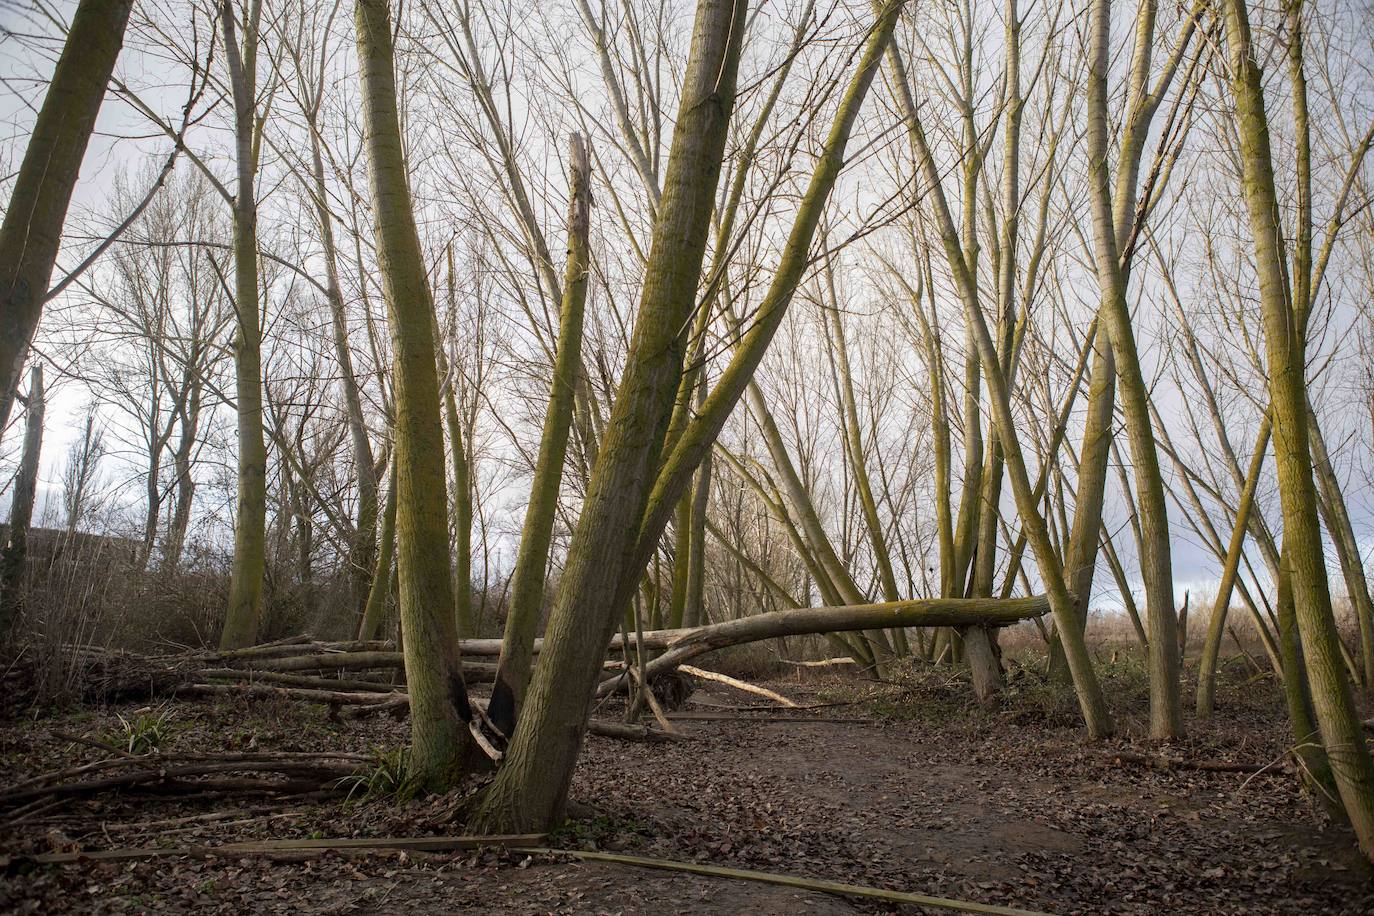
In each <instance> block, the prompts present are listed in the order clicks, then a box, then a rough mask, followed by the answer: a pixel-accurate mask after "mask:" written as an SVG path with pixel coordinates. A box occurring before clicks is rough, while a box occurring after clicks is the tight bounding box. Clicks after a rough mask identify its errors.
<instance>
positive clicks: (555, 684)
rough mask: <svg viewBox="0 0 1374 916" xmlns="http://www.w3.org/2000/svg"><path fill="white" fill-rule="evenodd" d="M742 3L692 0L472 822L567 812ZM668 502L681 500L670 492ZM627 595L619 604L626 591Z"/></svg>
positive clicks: (693, 289)
mask: <svg viewBox="0 0 1374 916" xmlns="http://www.w3.org/2000/svg"><path fill="white" fill-rule="evenodd" d="M746 13H747V6H746V4H745V3H744V2H743V0H733V2H732V0H701V2H700V3H699V4H698V5H697V12H696V20H695V24H694V26H693V35H692V47H691V52H690V54H689V57H688V62H687V73H686V77H685V79H684V82H683V87H682V103H681V110H680V112H679V116H678V121H677V127H676V129H675V130H674V132H673V142H672V147H671V150H670V153H669V158H668V167H667V173H666V176H665V181H664V188H663V196H662V199H661V201H660V205H659V207H658V213H657V218H656V219H655V223H654V233H653V243H652V246H651V248H650V253H649V260H648V264H647V266H646V269H645V278H644V288H643V294H642V296H641V299H640V305H639V312H638V315H637V316H636V320H635V325H634V333H633V337H632V339H631V342H630V350H629V356H628V360H627V364H626V367H625V372H624V375H623V377H622V378H621V382H620V386H619V389H618V391H617V396H616V400H615V405H614V407H613V408H612V412H611V417H610V420H609V422H608V423H607V427H606V434H605V437H604V438H603V440H602V443H601V447H600V452H599V455H598V457H597V461H596V464H595V466H594V467H593V469H592V475H591V480H590V482H589V485H588V490H587V495H586V500H585V502H584V505H583V509H582V514H581V516H580V518H579V519H578V523H577V526H576V529H575V530H574V533H573V539H572V543H571V545H570V546H569V550H568V558H567V562H566V564H565V566H564V571H563V576H562V580H561V582H560V585H559V593H558V598H557V600H556V602H555V604H554V608H553V613H552V615H551V617H550V620H549V625H548V638H547V641H546V651H545V652H544V653H543V655H542V656H541V658H540V663H539V668H538V670H537V671H536V672H535V675H534V678H533V680H532V683H531V685H530V691H529V695H528V697H527V699H526V703H525V708H524V712H523V714H522V715H521V717H520V721H519V723H518V724H517V726H516V729H515V735H514V737H513V739H512V741H511V744H510V748H509V750H508V752H507V755H506V760H505V764H504V766H502V768H501V770H500V772H499V773H497V776H496V780H495V781H494V782H493V783H492V784H491V786H490V787H489V789H488V791H487V793H486V795H485V797H484V799H483V802H482V804H481V807H480V809H479V811H478V812H477V815H476V818H475V820H474V822H473V824H474V826H476V827H477V828H478V829H480V830H486V831H495V832H505V831H507V830H508V829H510V828H511V827H513V826H514V825H516V824H524V825H529V826H532V827H534V828H536V829H547V828H548V827H550V826H552V825H554V824H555V823H557V822H558V820H559V819H560V818H561V816H562V812H563V807H564V803H565V800H566V796H567V790H568V785H569V783H570V782H571V779H572V770H573V766H574V764H575V763H576V761H577V755H578V752H579V750H580V748H581V744H582V737H583V734H584V732H585V729H586V714H587V697H588V696H590V694H591V689H592V687H593V686H594V685H595V683H596V679H597V674H598V673H599V672H600V670H601V662H602V657H603V655H604V652H605V648H606V645H607V643H608V642H609V641H610V637H611V634H612V632H613V631H614V629H615V626H616V623H617V621H618V619H619V617H620V612H621V611H622V610H623V609H624V608H625V607H626V606H627V603H628V597H627V596H628V594H629V593H628V592H625V591H624V590H623V589H622V587H621V586H622V581H623V580H624V579H625V578H630V579H632V580H633V581H634V582H635V583H637V582H638V580H639V574H640V572H641V571H642V568H643V567H642V566H640V567H639V568H638V569H635V570H629V569H627V561H629V560H630V559H631V555H632V553H633V550H634V547H635V542H636V537H637V535H638V534H639V530H640V522H641V520H642V518H643V516H644V506H645V501H646V499H647V497H648V495H649V487H650V486H651V485H652V483H653V479H654V471H655V470H656V468H657V467H658V462H659V456H660V450H661V448H662V445H663V437H664V434H665V433H666V431H667V426H668V422H669V419H670V417H671V413H672V409H673V404H674V401H675V398H676V395H677V389H678V383H679V376H680V374H681V372H682V362H683V354H684V351H685V347H686V340H685V337H686V334H685V333H684V332H683V329H684V328H685V327H687V326H688V324H689V323H690V322H689V317H690V315H691V311H692V308H693V307H694V306H695V305H696V293H697V286H698V283H699V280H700V277H701V267H702V261H703V259H704V256H705V251H706V239H707V235H708V233H709V230H710V217H711V210H712V204H713V201H714V189H715V187H716V183H717V181H718V180H719V177H720V171H721V162H722V158H723V155H724V150H725V138H726V134H727V131H728V127H729V123H730V115H731V112H732V111H733V109H734V101H735V99H734V94H735V76H736V71H737V69H738V65H739V52H740V47H741V44H742V43H743V38H744V31H745V22H746ZM674 502H676V500H674ZM623 595H624V596H626V598H627V600H621V599H622V596H623Z"/></svg>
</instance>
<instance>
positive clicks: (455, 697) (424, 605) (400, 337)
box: [356, 0, 475, 789]
mask: <svg viewBox="0 0 1374 916" xmlns="http://www.w3.org/2000/svg"><path fill="white" fill-rule="evenodd" d="M356 18H357V33H358V34H357V38H358V67H359V70H360V72H361V75H362V89H363V92H362V95H363V126H364V131H365V138H366V149H367V156H368V176H369V179H370V182H369V183H370V185H371V192H372V209H373V219H374V224H375V229H376V237H377V261H378V266H379V268H380V270H381V274H382V289H383V291H384V293H385V295H386V304H387V317H388V321H389V323H390V327H391V344H392V361H393V368H392V379H393V392H394V412H395V443H396V444H395V459H394V460H395V462H396V466H395V472H394V475H395V482H394V484H393V485H394V486H395V488H396V547H397V564H396V565H397V583H398V592H399V595H398V597H399V604H400V612H401V632H402V636H403V642H404V646H405V648H404V655H405V669H406V684H407V685H408V690H409V692H410V710H411V763H412V766H413V767H414V770H415V773H416V775H417V777H418V778H419V779H420V781H421V782H422V784H423V785H425V786H426V787H427V788H431V789H444V788H447V787H449V786H451V785H452V784H453V783H454V781H455V780H456V779H457V778H458V777H459V776H461V774H462V773H463V772H464V770H465V768H467V767H468V766H469V765H470V764H471V763H472V762H473V761H472V760H471V759H470V755H471V753H472V751H473V749H474V747H475V745H474V743H473V741H472V739H471V736H470V735H469V734H468V726H469V723H470V722H471V719H472V710H471V707H470V705H469V703H468V696H467V688H466V685H465V684H464V682H463V668H462V659H461V657H460V655H459V649H458V630H457V626H456V622H455V618H454V601H453V581H452V579H451V577H450V569H449V539H448V518H447V502H446V500H445V498H444V494H445V492H446V490H447V487H446V485H445V479H444V478H445V474H444V434H443V429H442V426H441V424H440V410H439V375H438V371H437V369H436V366H435V341H434V334H433V330H432V324H433V313H434V301H433V297H432V294H431V292H430V289H429V284H428V279H427V277H426V272H425V264H424V259H423V256H422V254H421V250H420V237H419V234H418V232H417V230H416V228H415V214H414V211H413V209H412V205H411V197H410V188H409V185H408V182H407V177H406V163H405V157H404V153H403V151H402V146H401V131H400V120H399V116H398V113H397V102H396V82H395V73H394V69H393V68H394V63H393V61H394V51H393V48H392V30H391V15H390V10H389V9H388V6H387V0H358V4H357V8H356Z"/></svg>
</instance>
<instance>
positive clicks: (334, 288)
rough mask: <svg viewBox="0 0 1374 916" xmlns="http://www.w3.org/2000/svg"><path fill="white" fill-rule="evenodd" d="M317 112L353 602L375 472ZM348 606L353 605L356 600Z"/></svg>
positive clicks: (316, 158)
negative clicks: (353, 506)
mask: <svg viewBox="0 0 1374 916" xmlns="http://www.w3.org/2000/svg"><path fill="white" fill-rule="evenodd" d="M318 104H319V100H318V99H317V100H316V105H318ZM317 111H318V109H315V110H312V111H311V112H310V115H311V117H310V156H311V158H310V174H311V178H312V179H313V181H314V185H315V191H314V193H315V218H316V220H317V222H318V223H319V227H320V245H321V247H322V248H323V249H324V267H325V278H326V282H325V288H326V289H327V290H328V296H327V298H328V299H329V318H330V326H331V329H332V331H333V340H334V357H335V359H336V360H338V373H339V384H340V385H341V386H342V387H343V395H344V408H345V412H346V416H347V418H348V437H349V444H350V445H351V446H352V449H353V473H354V475H355V477H356V478H357V481H358V523H357V531H356V533H355V535H354V538H353V543H352V544H351V545H350V551H349V552H350V556H349V558H348V562H349V567H350V570H351V572H352V575H351V576H350V580H351V583H352V589H353V600H354V601H355V602H359V601H363V600H365V596H368V595H369V594H370V590H371V576H372V569H373V566H374V564H375V563H376V553H377V504H378V499H377V477H376V471H375V470H374V465H375V460H374V458H373V455H372V444H371V442H370V440H369V439H368V436H367V421H366V419H365V418H364V417H363V399H362V391H361V389H360V387H359V385H358V376H357V373H355V372H354V371H353V351H352V348H351V347H349V344H348V315H347V313H346V312H345V311H344V301H343V288H342V286H341V285H340V283H339V254H338V248H337V246H336V245H335V243H334V219H333V216H332V215H331V214H330V212H329V204H328V198H327V197H326V188H325V183H324V159H323V156H322V155H321V152H320V137H319V133H318V130H317V127H316V124H315V117H316V115H317ZM354 607H355V609H356V607H357V604H356V603H355V605H354Z"/></svg>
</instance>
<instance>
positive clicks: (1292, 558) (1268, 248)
mask: <svg viewBox="0 0 1374 916" xmlns="http://www.w3.org/2000/svg"><path fill="white" fill-rule="evenodd" d="M1226 37H1227V46H1228V50H1229V52H1230V64H1231V67H1230V74H1231V91H1232V95H1233V96H1234V98H1235V103H1236V121H1237V129H1238V132H1239V135H1240V141H1241V167H1242V178H1243V185H1244V188H1243V190H1244V194H1245V202H1246V207H1247V210H1248V211H1249V216H1250V229H1251V232H1252V234H1253V237H1254V246H1255V250H1254V254H1255V267H1256V270H1257V272H1258V274H1259V285H1260V307H1261V310H1262V313H1263V316H1264V343H1265V355H1266V361H1267V364H1268V365H1267V369H1268V373H1269V396H1270V403H1271V408H1272V410H1273V417H1274V456H1275V462H1276V464H1277V467H1278V475H1279V496H1280V501H1281V502H1282V505H1283V533H1284V536H1283V553H1284V557H1285V559H1286V561H1287V564H1288V566H1289V569H1290V570H1291V574H1292V586H1293V603H1294V613H1295V616H1296V618H1297V628H1298V632H1299V634H1300V636H1301V639H1302V649H1303V656H1304V661H1305V663H1306V665H1307V680H1308V683H1309V685H1310V687H1311V692H1312V705H1313V711H1314V712H1315V714H1316V719H1317V726H1318V728H1319V730H1320V732H1321V737H1322V742H1323V744H1324V745H1325V746H1326V753H1327V757H1328V760H1329V761H1330V764H1331V771H1332V774H1333V776H1334V777H1335V781H1336V787H1337V789H1338V790H1339V792H1340V799H1341V802H1342V803H1343V804H1344V807H1345V812H1346V815H1347V816H1348V817H1349V819H1350V824H1351V826H1352V827H1353V828H1354V830H1355V835H1356V836H1357V837H1358V838H1359V841H1360V848H1361V849H1362V850H1363V851H1364V853H1365V855H1366V856H1367V857H1370V858H1374V762H1371V760H1370V756H1369V749H1368V747H1367V746H1366V745H1365V740H1364V733H1363V731H1362V729H1361V727H1360V719H1359V716H1358V715H1357V713H1356V710H1355V705H1354V699H1353V697H1352V695H1351V690H1350V684H1349V682H1348V681H1347V680H1346V677H1345V672H1344V670H1343V669H1342V661H1341V654H1340V644H1339V637H1338V636H1337V633H1336V622H1335V618H1334V616H1333V614H1332V608H1331V593H1330V589H1329V584H1328V582H1327V578H1326V562H1325V558H1324V556H1323V552H1322V543H1321V525H1320V519H1319V517H1318V510H1317V494H1316V488H1315V487H1314V485H1313V480H1312V456H1311V449H1310V446H1309V442H1308V426H1307V392H1306V387H1307V385H1306V377H1305V369H1306V364H1305V349H1306V347H1305V340H1304V334H1303V329H1302V317H1303V315H1302V314H1301V313H1300V314H1298V315H1295V314H1294V310H1293V308H1292V301H1293V299H1292V290H1291V289H1290V288H1289V285H1288V283H1287V281H1286V278H1285V267H1286V257H1285V254H1284V236H1283V231H1282V228H1281V227H1280V226H1279V225H1278V221H1277V219H1276V214H1277V213H1278V212H1279V204H1278V198H1277V194H1276V192H1275V185H1274V166H1273V154H1272V152H1271V150H1270V145H1269V123H1268V115H1267V113H1266V111H1265V103H1264V89H1263V83H1262V76H1261V72H1260V67H1259V64H1258V62H1257V59H1256V57H1255V49H1254V47H1253V46H1252V44H1251V36H1250V21H1249V14H1248V12H1247V10H1246V7H1245V3H1244V2H1243V0H1228V3H1227V4H1226ZM1289 38H1290V41H1293V42H1301V40H1302V38H1301V32H1300V31H1298V32H1296V33H1295V34H1291V35H1290V36H1289ZM1298 48H1299V53H1300V45H1299V46H1298ZM1304 126H1305V125H1299V130H1302V129H1303V127H1304ZM1300 304H1301V306H1302V308H1303V309H1305V308H1306V306H1307V304H1308V303H1306V302H1305V301H1303V302H1302V303H1300ZM1293 674H1294V676H1296V675H1297V672H1293Z"/></svg>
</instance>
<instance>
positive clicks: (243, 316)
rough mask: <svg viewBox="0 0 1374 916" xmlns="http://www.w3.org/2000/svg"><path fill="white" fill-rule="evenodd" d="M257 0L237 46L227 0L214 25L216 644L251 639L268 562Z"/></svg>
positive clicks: (228, 646)
mask: <svg viewBox="0 0 1374 916" xmlns="http://www.w3.org/2000/svg"><path fill="white" fill-rule="evenodd" d="M261 19H262V2H261V0H253V2H252V3H251V4H250V6H249V8H248V14H247V17H246V18H245V22H244V29H243V41H242V47H241V48H240V43H239V40H238V24H237V22H236V19H235V14H234V4H233V3H232V2H230V0H225V2H224V3H222V4H221V6H220V30H221V32H222V34H223V36H224V53H225V57H226V59H227V61H228V67H229V84H230V89H231V91H232V94H233V103H234V166H235V172H236V177H237V182H238V184H237V189H236V192H235V194H234V198H233V201H232V203H233V214H234V231H233V251H234V310H235V313H236V315H237V319H238V320H237V332H236V334H235V336H234V398H235V404H234V408H235V413H236V416H237V424H238V494H237V498H236V499H235V503H234V562H233V566H232V567H231V569H230V574H229V607H228V610H227V611H226V614H225V618H224V630H223V631H222V632H221V633H220V641H219V642H220V648H221V649H238V648H242V647H244V646H251V645H252V644H253V643H255V642H256V641H257V636H258V627H259V624H260V623H261V618H262V584H263V575H264V573H265V571H266V568H267V444H266V441H265V440H264V438H263V422H262V406H263V405H262V313H261V303H260V298H261V297H260V292H259V289H258V206H257V197H256V190H255V188H254V184H255V180H256V175H257V170H258V153H259V150H260V148H261V146H260V143H261V138H262V133H261V123H260V121H259V119H258V114H257V101H256V98H257V57H258V37H259V25H260V22H261Z"/></svg>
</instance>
